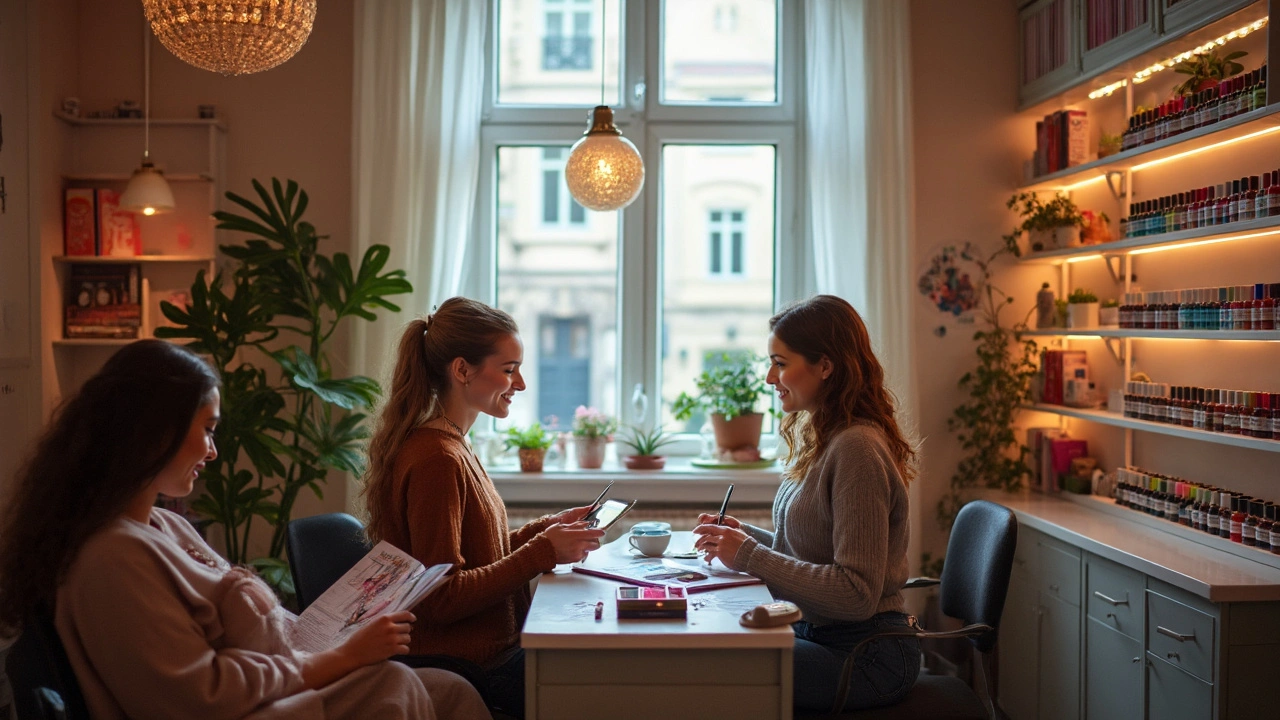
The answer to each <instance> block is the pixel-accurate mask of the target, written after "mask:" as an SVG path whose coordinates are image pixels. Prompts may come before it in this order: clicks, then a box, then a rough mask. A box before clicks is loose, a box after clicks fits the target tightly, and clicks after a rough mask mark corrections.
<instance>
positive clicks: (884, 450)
mask: <svg viewBox="0 0 1280 720" xmlns="http://www.w3.org/2000/svg"><path fill="white" fill-rule="evenodd" d="M769 329H770V331H771V332H770V335H769V361H770V367H769V374H768V376H767V378H766V381H767V382H768V383H769V384H770V385H772V386H773V387H774V389H775V390H776V391H777V396H778V400H779V402H780V404H781V405H782V410H783V412H785V413H786V417H785V418H784V419H783V421H782V429H781V436H782V439H783V441H784V442H785V444H786V446H787V461H788V467H787V469H786V471H785V473H784V474H783V482H782V485H781V486H780V487H779V488H778V494H777V496H776V497H775V499H774V502H773V522H774V527H775V528H776V529H775V531H774V532H768V531H767V530H762V529H760V528H757V527H753V526H751V525H747V524H745V523H740V522H738V521H737V520H736V519H734V518H731V517H727V516H726V517H725V518H724V524H723V525H716V524H714V523H715V522H716V516H715V515H711V514H703V515H701V516H700V518H699V522H701V523H703V524H702V525H699V526H698V527H697V528H696V529H695V530H694V532H695V533H697V534H698V535H699V536H700V537H699V538H698V541H697V547H699V548H701V549H704V550H706V552H707V555H708V558H720V560H721V561H722V562H724V564H725V565H728V566H729V567H731V568H734V569H736V570H742V571H744V572H748V573H751V574H752V575H755V576H757V577H759V578H761V579H763V580H764V581H765V582H766V583H767V584H768V586H769V590H770V591H771V592H772V593H773V595H774V596H775V597H777V598H779V599H783V600H790V601H792V602H794V603H795V604H796V605H798V606H799V607H800V609H801V611H802V612H803V614H804V619H803V620H801V621H800V622H797V623H795V625H794V626H793V629H794V630H795V634H796V640H795V654H794V658H795V685H794V690H795V704H796V706H797V707H801V708H806V709H815V710H826V709H830V708H832V707H833V706H834V705H835V704H836V703H837V702H838V701H839V697H838V695H839V694H840V693H842V692H844V693H847V695H846V697H845V699H844V701H843V702H842V703H841V706H842V707H843V709H844V710H853V709H859V708H866V707H875V706H879V705H891V704H893V703H896V702H898V701H900V700H902V699H903V698H904V697H906V694H907V691H909V690H910V689H911V686H912V684H914V683H915V679H916V675H917V674H918V673H919V670H920V646H919V641H917V640H916V639H915V638H899V637H895V638H880V639H877V640H873V641H871V642H869V643H867V644H866V645H864V646H863V648H862V649H861V650H860V651H859V654H858V656H857V657H856V658H855V659H854V661H853V665H852V667H851V668H848V669H849V670H852V672H851V673H850V677H849V680H848V683H847V685H845V684H844V683H842V679H841V675H842V673H843V672H845V671H846V667H845V661H846V659H847V658H848V657H849V654H850V652H851V651H852V649H853V648H854V646H855V645H857V644H858V642H860V641H861V640H862V639H863V638H865V637H867V636H868V635H869V634H871V633H872V632H874V631H876V630H878V629H881V628H892V627H908V626H910V625H911V624H912V623H913V620H912V619H911V618H910V617H908V616H907V615H906V614H905V613H903V598H902V587H903V585H904V584H905V583H906V581H907V537H908V533H907V530H908V527H907V517H908V516H907V483H909V482H910V481H911V479H912V478H913V477H914V476H915V450H914V448H913V447H912V446H911V443H909V442H908V441H907V439H906V438H905V437H904V436H903V432H902V430H901V429H900V428H899V427H898V421H897V419H896V418H895V410H894V399H893V396H892V395H891V394H890V392H889V390H888V389H887V388H886V387H885V384H884V370H883V368H881V366H880V362H879V360H877V359H876V356H875V354H874V353H873V352H872V350H871V338H870V336H869V335H868V334H867V328H866V325H864V324H863V322H862V318H861V317H859V316H858V313H857V311H855V310H854V309H853V306H852V305H850V304H849V303H848V302H846V301H844V300H842V299H841V298H838V297H835V296H832V295H818V296H816V297H814V298H812V299H810V300H807V301H805V302H801V303H798V304H796V305H793V306H791V307H789V308H787V309H785V310H783V311H782V312H780V313H778V314H777V315H775V316H774V317H773V318H771V319H770V320H769Z"/></svg>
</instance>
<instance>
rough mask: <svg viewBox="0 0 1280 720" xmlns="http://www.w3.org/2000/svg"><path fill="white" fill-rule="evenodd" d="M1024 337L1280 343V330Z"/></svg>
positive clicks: (1069, 332) (1096, 331)
mask: <svg viewBox="0 0 1280 720" xmlns="http://www.w3.org/2000/svg"><path fill="white" fill-rule="evenodd" d="M1022 334H1023V335H1025V336H1026V337H1068V336H1069V337H1073V338H1078V337H1097V338H1139V339H1144V338H1149V339H1153V340H1158V339H1168V340H1254V341H1257V342H1280V330H1139V329H1136V328H1114V327H1105V328H1080V329H1078V330H1077V329H1073V328H1052V329H1046V330H1027V331H1025V332H1023V333H1022Z"/></svg>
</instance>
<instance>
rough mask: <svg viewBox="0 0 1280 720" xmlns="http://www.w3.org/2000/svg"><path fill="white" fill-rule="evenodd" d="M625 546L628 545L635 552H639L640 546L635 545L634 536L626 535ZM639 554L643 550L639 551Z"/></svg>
mask: <svg viewBox="0 0 1280 720" xmlns="http://www.w3.org/2000/svg"><path fill="white" fill-rule="evenodd" d="M627 544H628V545H630V546H631V547H633V548H635V549H636V550H640V546H639V545H636V536H635V535H628V536H627ZM640 552H644V551H643V550H640Z"/></svg>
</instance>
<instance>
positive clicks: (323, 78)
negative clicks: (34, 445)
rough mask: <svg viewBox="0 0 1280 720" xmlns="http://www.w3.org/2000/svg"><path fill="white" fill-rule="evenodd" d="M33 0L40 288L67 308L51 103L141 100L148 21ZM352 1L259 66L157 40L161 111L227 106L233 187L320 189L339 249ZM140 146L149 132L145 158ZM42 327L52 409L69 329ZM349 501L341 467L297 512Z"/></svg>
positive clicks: (69, 1) (59, 135)
mask: <svg viewBox="0 0 1280 720" xmlns="http://www.w3.org/2000/svg"><path fill="white" fill-rule="evenodd" d="M34 5H35V6H36V7H38V8H39V17H38V20H37V21H38V22H39V38H40V46H41V52H40V57H39V62H40V65H41V67H40V78H41V87H40V92H39V93H38V97H37V99H36V102H38V103H40V105H41V107H39V108H37V110H36V112H35V113H34V115H35V116H36V118H37V120H38V123H37V127H36V128H35V132H36V135H35V136H34V138H35V139H34V141H35V142H37V143H38V146H37V147H38V160H37V164H38V165H39V167H38V168H36V169H35V171H34V173H33V174H34V175H35V177H36V180H35V183H36V184H38V194H39V197H38V212H37V213H36V214H35V216H34V217H35V219H36V222H39V223H40V225H41V232H40V236H41V240H40V244H41V246H42V248H41V252H40V260H39V262H40V266H39V276H40V281H41V295H40V297H41V303H42V304H44V305H45V307H60V304H61V302H60V299H59V297H58V292H57V287H56V282H55V279H54V274H53V269H52V263H50V262H49V260H48V258H49V257H50V256H51V255H54V254H58V253H60V252H61V243H62V239H61V238H62V234H61V233H62V231H61V211H62V199H61V193H62V185H61V180H60V178H59V173H60V172H62V171H63V168H66V167H68V163H69V162H70V159H69V158H67V157H66V153H67V152H68V151H67V147H68V141H69V137H70V136H69V134H68V133H69V132H70V130H69V129H68V127H67V126H66V125H65V124H63V123H60V122H57V121H55V120H53V118H52V112H53V111H54V110H55V109H56V108H57V107H59V106H60V104H61V101H62V99H63V98H64V97H67V96H74V97H78V98H79V99H80V105H81V108H82V109H83V111H85V112H88V111H92V110H103V109H107V108H109V107H114V106H115V105H116V104H118V103H119V102H120V101H121V100H125V99H131V100H136V101H138V102H139V103H141V102H142V96H143V37H144V20H143V15H142V6H141V4H140V3H139V2H137V0H45V1H42V2H38V3H34ZM352 8H353V5H352V4H351V3H348V2H328V3H320V7H319V11H318V13H317V16H316V22H315V27H314V29H313V31H312V33H311V37H310V39H309V40H308V42H307V44H306V45H305V46H303V48H302V50H301V51H300V52H299V53H298V54H297V55H296V56H294V57H293V58H292V59H291V60H289V61H288V62H286V63H284V64H283V65H281V66H279V67H276V68H274V69H272V70H270V71H267V72H264V73H258V74H254V75H248V76H243V77H223V76H221V75H217V74H215V73H210V72H207V71H204V70H199V69H197V68H194V67H191V66H189V65H187V64H185V63H183V62H182V61H180V60H178V59H177V58H176V57H174V56H173V55H172V54H170V53H169V52H168V51H167V50H165V49H164V47H163V46H161V45H160V43H159V42H158V41H154V40H153V45H152V62H151V73H152V77H151V111H152V117H154V118H162V117H163V118H177V117H196V115H197V106H198V105H201V104H212V105H215V106H217V113H218V116H219V117H220V118H221V119H223V121H224V122H225V123H226V124H227V126H228V132H227V135H226V167H225V168H224V176H225V180H224V185H225V188H226V189H227V190H229V191H232V192H236V193H239V194H243V195H250V196H252V194H253V189H252V187H251V186H250V180H251V179H254V178H257V179H261V180H264V181H267V182H269V180H270V178H271V177H273V176H274V177H279V178H281V179H282V180H284V179H294V180H297V181H298V183H299V184H300V185H301V186H302V188H303V189H305V190H306V191H307V193H308V194H309V196H310V201H311V202H310V206H309V208H308V210H307V219H308V220H309V221H310V222H311V223H313V224H314V225H315V226H316V228H317V230H318V231H319V232H320V233H321V234H327V235H330V236H331V238H330V239H329V240H328V241H327V244H328V247H327V248H325V249H326V250H327V251H329V252H334V251H349V250H350V248H351V205H352V204H351V117H352V115H351V97H352V72H353V64H354V56H353V22H354V17H353V10H352ZM146 32H147V33H148V34H149V30H147V31H146ZM141 148H142V138H141V135H140V134H139V137H138V155H139V156H140V155H141ZM129 169H131V168H120V169H119V170H118V172H125V171H127V170H129ZM192 272H193V273H194V270H193V271H192ZM42 331H43V333H44V337H43V342H42V345H41V347H42V353H43V357H42V368H43V378H42V379H43V395H44V398H45V411H46V412H48V410H50V409H51V407H52V405H53V404H55V403H56V401H57V399H58V397H59V396H60V394H61V393H62V392H65V391H66V390H69V389H70V388H60V387H58V380H57V376H58V374H59V373H57V372H54V371H53V368H54V366H55V363H57V362H59V360H57V358H56V356H55V355H54V354H53V352H52V351H51V349H50V347H49V344H48V341H49V340H50V339H51V338H53V337H58V335H57V333H58V332H59V328H58V326H57V325H56V323H51V322H50V320H49V314H48V313H45V319H44V322H43V328H42ZM346 346H347V339H346V338H344V337H339V338H338V339H337V342H336V343H335V344H334V347H333V349H332V352H331V357H332V358H333V360H334V362H335V365H337V366H338V367H337V368H336V369H337V370H338V371H339V372H342V371H343V368H342V365H343V364H345V362H346V357H347V347H346ZM102 359H105V357H103V358H102ZM345 499H346V491H345V483H344V482H343V481H342V479H341V478H339V477H334V478H332V479H331V482H330V483H329V486H328V492H327V493H326V497H325V499H324V500H323V501H318V500H316V499H315V498H314V497H312V496H310V495H309V494H304V496H303V497H302V498H300V500H299V504H298V507H297V509H296V510H295V514H297V515H308V514H312V513H315V512H324V511H330V510H341V509H343V508H344V506H345Z"/></svg>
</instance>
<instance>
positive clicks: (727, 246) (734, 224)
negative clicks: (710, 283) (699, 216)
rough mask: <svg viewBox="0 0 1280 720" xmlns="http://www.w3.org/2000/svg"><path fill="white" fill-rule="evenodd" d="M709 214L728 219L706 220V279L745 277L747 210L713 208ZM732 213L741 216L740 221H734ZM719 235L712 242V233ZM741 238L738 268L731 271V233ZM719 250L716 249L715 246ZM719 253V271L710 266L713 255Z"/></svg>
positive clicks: (709, 218) (736, 278)
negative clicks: (717, 214)
mask: <svg viewBox="0 0 1280 720" xmlns="http://www.w3.org/2000/svg"><path fill="white" fill-rule="evenodd" d="M709 212H717V213H720V214H722V215H727V216H728V217H724V218H721V219H720V220H715V219H713V218H711V217H708V218H707V250H708V253H707V277H709V278H711V279H713V280H738V279H741V278H744V277H746V276H747V219H746V218H747V210H746V208H730V207H715V208H712V209H711V210H710V211H709ZM733 213H739V214H740V215H742V219H741V220H734V219H733ZM717 232H718V233H720V239H719V240H718V241H717V240H714V239H713V238H712V233H717ZM734 232H737V233H738V234H739V235H741V236H742V248H741V249H740V251H739V253H738V254H739V257H738V260H739V262H740V266H739V267H738V269H737V270H734V269H733V233H734ZM717 244H718V245H719V246H720V247H719V248H716V247H715V246H716V245H717ZM717 250H719V252H720V269H719V270H716V269H715V267H714V266H713V265H712V264H711V258H712V257H713V256H714V253H715V252H716V251H717Z"/></svg>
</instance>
